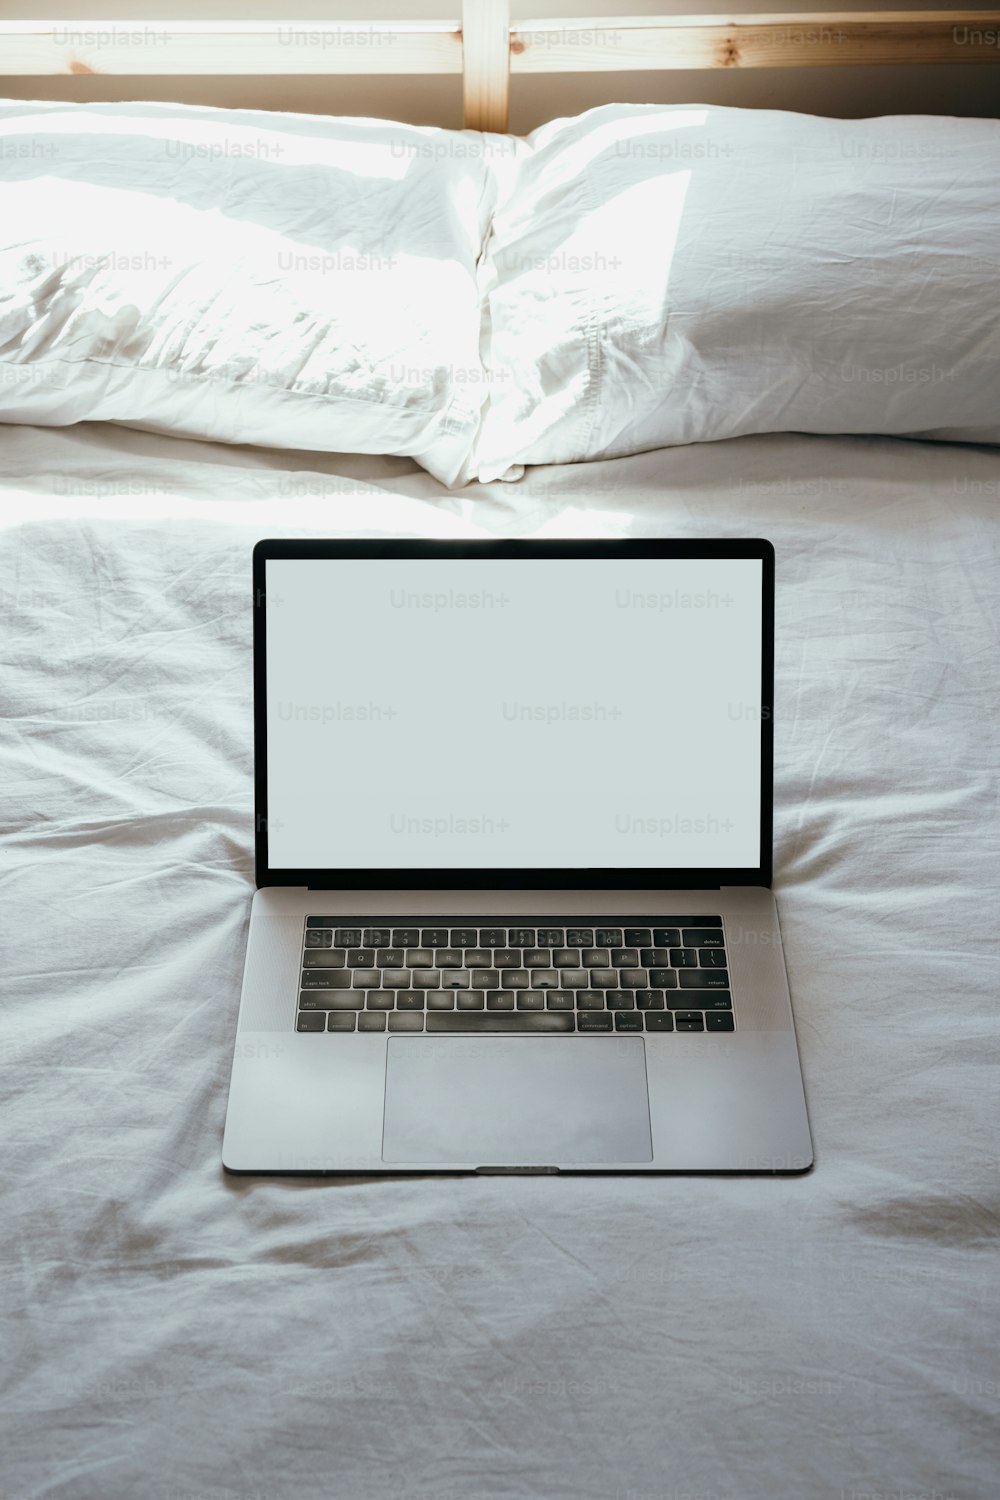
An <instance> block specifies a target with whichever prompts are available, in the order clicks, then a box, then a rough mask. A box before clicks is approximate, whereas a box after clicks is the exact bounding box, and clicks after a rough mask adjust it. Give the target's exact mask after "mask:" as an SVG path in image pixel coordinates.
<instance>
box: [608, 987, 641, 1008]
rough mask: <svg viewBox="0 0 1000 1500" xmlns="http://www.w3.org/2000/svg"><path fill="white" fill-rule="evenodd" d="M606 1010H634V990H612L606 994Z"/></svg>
mask: <svg viewBox="0 0 1000 1500" xmlns="http://www.w3.org/2000/svg"><path fill="white" fill-rule="evenodd" d="M608 1010H635V992H634V991H633V990H612V991H611V993H610V994H609V995H608Z"/></svg>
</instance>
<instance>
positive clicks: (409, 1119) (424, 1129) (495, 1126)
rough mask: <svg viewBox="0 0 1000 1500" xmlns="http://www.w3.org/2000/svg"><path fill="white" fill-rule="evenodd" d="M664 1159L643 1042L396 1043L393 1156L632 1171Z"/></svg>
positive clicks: (388, 1142) (391, 1056) (385, 1138)
mask: <svg viewBox="0 0 1000 1500" xmlns="http://www.w3.org/2000/svg"><path fill="white" fill-rule="evenodd" d="M652 1159H653V1151H652V1143H651V1138H650V1128H649V1099H648V1095H647V1090H646V1059H645V1050H644V1046H643V1042H642V1039H641V1038H639V1037H580V1036H577V1037H529V1036H507V1037H505V1036H477V1037H429V1036H422V1037H390V1038H389V1042H388V1047H387V1062H386V1080H385V1116H384V1121H383V1133H382V1160H383V1161H385V1162H397V1163H399V1164H400V1165H402V1164H404V1163H407V1164H414V1163H417V1164H421V1165H426V1166H438V1165H440V1166H455V1167H458V1166H471V1167H479V1166H513V1167H528V1166H549V1165H558V1166H574V1165H580V1166H595V1167H596V1166H620V1165H626V1164H628V1163H629V1162H635V1163H640V1162H650V1161H652Z"/></svg>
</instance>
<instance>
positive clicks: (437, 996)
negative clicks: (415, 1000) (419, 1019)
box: [427, 990, 455, 1010]
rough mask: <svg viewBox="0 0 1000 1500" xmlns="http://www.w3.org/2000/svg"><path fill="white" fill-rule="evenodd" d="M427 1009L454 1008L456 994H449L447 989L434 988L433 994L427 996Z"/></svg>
mask: <svg viewBox="0 0 1000 1500" xmlns="http://www.w3.org/2000/svg"><path fill="white" fill-rule="evenodd" d="M427 1009H428V1010H454V1009H455V996H454V995H452V994H449V992H448V991H447V990H433V991H432V992H431V994H429V995H428V996H427Z"/></svg>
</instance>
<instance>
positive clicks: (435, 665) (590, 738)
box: [265, 557, 763, 870]
mask: <svg viewBox="0 0 1000 1500" xmlns="http://www.w3.org/2000/svg"><path fill="white" fill-rule="evenodd" d="M762 579H763V567H762V564H761V562H760V560H759V559H719V558H713V559H686V558H685V559H664V558H613V557H605V558H524V559H520V558H517V559H513V558H483V559H477V558H464V557H463V558H436V557H435V558H426V559H425V558H419V559H418V558H406V559H395V558H388V559H383V558H380V559H368V558H365V559H353V558H336V559H294V560H285V559H281V560H274V559H272V560H270V561H268V562H267V564H266V585H265V586H266V593H267V640H266V651H267V700H268V701H267V753H268V786H267V794H268V833H269V863H270V865H271V866H272V867H273V868H275V869H354V868H358V869H372V870H383V869H385V870H394V869H400V870H404V869H423V868H426V869H434V868H441V869H452V868H454V869H460V868H467V869H470V870H472V869H493V868H495V869H501V868H514V869H516V868H525V869H532V868H537V869H573V868H579V869H588V868H590V869H604V868H607V869H649V868H664V869H670V868H684V867H690V868H710V867H718V868H734V869H735V868H751V869H752V868H755V867H756V866H758V865H759V863H760V754H761V744H760V712H761V705H760V680H761V609H762Z"/></svg>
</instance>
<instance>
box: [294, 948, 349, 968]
mask: <svg viewBox="0 0 1000 1500" xmlns="http://www.w3.org/2000/svg"><path fill="white" fill-rule="evenodd" d="M302 962H303V964H304V965H305V967H306V968H307V969H342V968H343V967H344V963H345V959H344V955H343V953H342V951H341V950H340V949H339V948H327V949H326V951H325V952H319V953H303V955H302Z"/></svg>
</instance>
